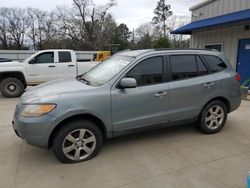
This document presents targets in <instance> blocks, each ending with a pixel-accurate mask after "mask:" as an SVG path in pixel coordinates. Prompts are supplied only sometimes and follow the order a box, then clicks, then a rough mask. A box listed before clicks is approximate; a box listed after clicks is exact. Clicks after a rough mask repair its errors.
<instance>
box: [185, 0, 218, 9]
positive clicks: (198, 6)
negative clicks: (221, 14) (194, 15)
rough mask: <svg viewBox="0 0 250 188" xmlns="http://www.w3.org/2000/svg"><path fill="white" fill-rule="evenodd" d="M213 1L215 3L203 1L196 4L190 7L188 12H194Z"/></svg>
mask: <svg viewBox="0 0 250 188" xmlns="http://www.w3.org/2000/svg"><path fill="white" fill-rule="evenodd" d="M213 1H215V0H205V1H203V2H201V3H198V4H196V5H194V6H192V7H191V8H190V9H189V10H190V11H193V10H196V9H198V8H200V7H203V6H205V5H207V4H209V3H211V2H213Z"/></svg>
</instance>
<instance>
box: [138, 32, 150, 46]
mask: <svg viewBox="0 0 250 188" xmlns="http://www.w3.org/2000/svg"><path fill="white" fill-rule="evenodd" d="M153 46H154V45H153V40H152V37H151V36H150V35H149V34H148V33H147V34H145V35H144V36H143V37H142V38H141V39H140V40H139V41H138V42H137V46H136V47H137V49H150V48H153Z"/></svg>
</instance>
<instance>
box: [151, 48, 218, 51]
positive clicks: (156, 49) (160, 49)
mask: <svg viewBox="0 0 250 188" xmlns="http://www.w3.org/2000/svg"><path fill="white" fill-rule="evenodd" d="M154 50H155V51H163V50H204V51H213V52H218V50H216V49H205V48H155V49H154Z"/></svg>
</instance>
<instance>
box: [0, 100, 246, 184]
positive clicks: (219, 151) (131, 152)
mask: <svg viewBox="0 0 250 188" xmlns="http://www.w3.org/2000/svg"><path fill="white" fill-rule="evenodd" d="M17 101H18V99H6V98H3V97H2V96H0V188H5V187H6V188H11V187H13V188H14V187H23V188H29V187H31V188H33V187H36V188H40V187H60V188H63V187H65V188H66V187H67V188H68V187H71V186H72V187H74V188H77V187H81V188H82V187H84V188H88V187H91V188H99V187H100V188H106V187H107V188H112V187H116V188H118V187H119V188H120V187H121V188H135V187H141V188H148V187H153V188H163V187H167V188H180V187H185V188H217V187H220V188H224V187H225V188H231V187H232V188H243V187H245V182H246V175H247V172H248V171H249V170H250V121H249V118H250V117H248V116H249V115H250V102H248V101H242V105H241V107H240V109H238V110H237V111H236V112H234V113H232V114H230V115H229V118H228V121H227V124H226V127H225V128H224V129H223V131H222V132H221V133H219V134H215V135H203V134H201V133H200V132H198V131H196V130H195V129H194V127H193V125H182V126H176V127H171V128H166V129H162V130H156V131H151V132H146V133H140V134H136V135H130V136H123V137H119V138H114V139H109V140H106V141H105V143H104V147H103V149H102V150H101V152H100V154H99V155H98V156H97V157H96V158H94V159H92V160H90V161H87V162H84V163H79V164H67V165H66V164H61V163H60V162H58V161H57V160H56V158H55V157H54V155H53V153H52V152H51V151H48V150H45V149H41V148H36V147H33V146H30V145H28V144H26V143H25V142H24V141H22V140H21V139H20V138H18V137H17V136H16V135H15V134H14V131H13V130H12V127H11V120H12V115H13V112H14V108H15V104H16V103H17Z"/></svg>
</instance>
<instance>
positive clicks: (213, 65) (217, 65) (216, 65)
mask: <svg viewBox="0 0 250 188" xmlns="http://www.w3.org/2000/svg"><path fill="white" fill-rule="evenodd" d="M203 57H204V59H205V61H206V62H207V64H208V66H209V67H210V69H211V71H213V72H219V71H222V70H224V69H226V68H227V65H226V64H225V63H224V62H223V61H222V60H221V59H220V58H219V57H216V56H213V55H203Z"/></svg>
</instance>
